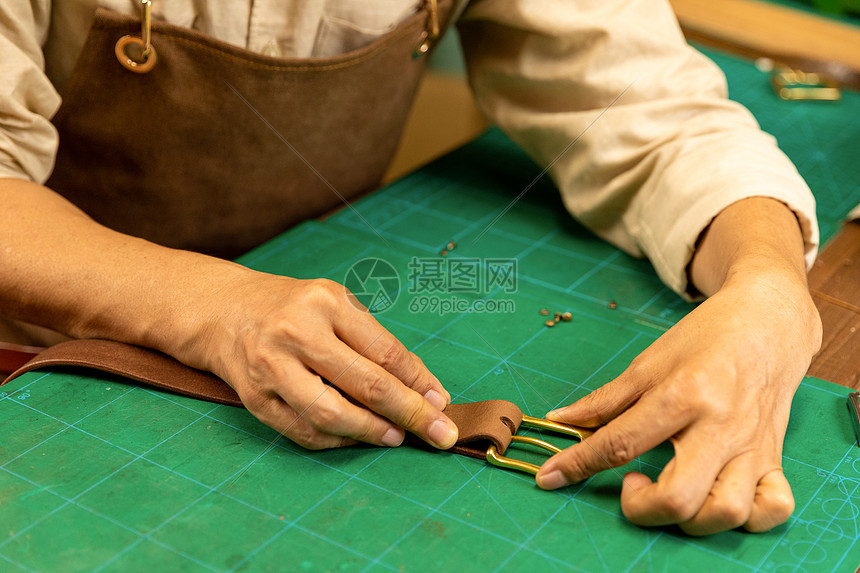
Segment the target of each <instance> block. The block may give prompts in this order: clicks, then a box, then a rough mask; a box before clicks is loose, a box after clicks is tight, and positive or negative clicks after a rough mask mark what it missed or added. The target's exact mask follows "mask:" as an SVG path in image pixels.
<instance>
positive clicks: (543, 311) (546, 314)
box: [540, 308, 549, 316]
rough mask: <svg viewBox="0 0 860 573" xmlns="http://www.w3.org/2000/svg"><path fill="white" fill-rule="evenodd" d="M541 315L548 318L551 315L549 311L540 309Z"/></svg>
mask: <svg viewBox="0 0 860 573" xmlns="http://www.w3.org/2000/svg"><path fill="white" fill-rule="evenodd" d="M540 313H541V315H542V316H548V315H549V310H547V309H545V308H542V309H540Z"/></svg>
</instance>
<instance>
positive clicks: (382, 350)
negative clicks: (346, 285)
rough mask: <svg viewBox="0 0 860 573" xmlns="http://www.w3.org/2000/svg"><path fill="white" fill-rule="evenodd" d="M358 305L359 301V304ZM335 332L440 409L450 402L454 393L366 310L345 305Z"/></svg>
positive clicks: (335, 325) (336, 323)
mask: <svg viewBox="0 0 860 573" xmlns="http://www.w3.org/2000/svg"><path fill="white" fill-rule="evenodd" d="M357 304H358V303H357ZM333 327H334V332H335V334H336V335H337V337H338V338H340V339H341V340H342V341H343V342H344V343H346V344H347V345H348V346H350V347H352V348H353V349H354V350H356V351H358V352H362V354H363V355H364V356H365V357H366V358H367V359H369V360H371V361H373V362H375V363H376V364H378V365H379V366H381V367H382V368H384V369H385V370H386V371H388V372H390V373H391V374H392V375H393V376H394V377H396V378H397V379H398V380H400V382H402V383H403V384H404V385H406V386H407V387H409V388H412V389H413V390H415V391H416V392H418V393H419V394H421V395H422V396H424V398H425V399H426V400H427V401H428V402H430V403H431V404H433V405H434V406H435V407H436V408H438V409H439V410H444V409H445V406H447V405H448V404H450V403H451V394H449V393H448V391H447V390H445V388H444V387H443V386H442V383H441V382H440V381H439V379H438V378H436V377H435V376H434V375H433V374H432V373H431V372H430V370H428V369H427V367H426V366H425V365H424V362H422V361H421V359H420V358H419V357H418V356H416V355H415V354H414V353H412V352H410V351H409V350H408V349H407V348H406V347H405V346H404V345H403V343H402V342H400V341H399V340H397V338H396V337H395V336H394V335H393V334H391V333H390V332H389V331H388V330H386V328H385V327H384V326H382V325H381V324H380V323H379V321H378V320H376V318H375V317H374V316H373V315H371V314H370V312H368V311H367V310H364V311H362V310H360V309H359V308H358V307H357V306H353V305H352V304H350V305H346V308H345V310H344V311H343V313H342V315H340V316H338V317H337V320H336V322H335V324H334V325H333Z"/></svg>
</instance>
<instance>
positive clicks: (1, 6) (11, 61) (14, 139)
mask: <svg viewBox="0 0 860 573" xmlns="http://www.w3.org/2000/svg"><path fill="white" fill-rule="evenodd" d="M50 16H51V15H50V2H49V1H48V0H3V2H2V3H0V177H15V178H21V179H29V180H32V181H37V182H39V183H43V182H44V181H45V180H46V179H47V178H48V176H49V175H50V174H51V170H52V169H53V166H54V156H55V154H56V150H57V132H56V130H55V129H54V126H53V125H51V121H50V119H51V117H53V115H54V114H55V113H56V111H57V109H58V108H59V107H60V96H59V95H58V94H57V91H56V90H55V89H54V87H53V86H52V85H51V82H50V81H49V80H48V78H47V77H46V76H45V73H44V68H45V62H44V60H43V57H42V44H43V43H44V41H45V38H46V35H47V33H48V26H49V23H50Z"/></svg>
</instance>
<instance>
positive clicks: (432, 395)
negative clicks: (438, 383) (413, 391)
mask: <svg viewBox="0 0 860 573" xmlns="http://www.w3.org/2000/svg"><path fill="white" fill-rule="evenodd" d="M424 399H425V400H427V401H428V402H430V403H431V404H433V407H434V408H436V409H437V410H444V409H445V406H447V405H448V402H446V401H445V397H444V396H443V395H442V394H440V393H439V392H438V391H437V390H434V389H433V388H431V389H430V390H427V393H426V394H424Z"/></svg>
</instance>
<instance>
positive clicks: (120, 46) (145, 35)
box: [114, 0, 157, 74]
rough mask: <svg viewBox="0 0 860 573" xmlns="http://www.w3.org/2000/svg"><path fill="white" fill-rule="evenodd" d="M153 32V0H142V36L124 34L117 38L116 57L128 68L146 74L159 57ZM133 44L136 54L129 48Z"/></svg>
mask: <svg viewBox="0 0 860 573" xmlns="http://www.w3.org/2000/svg"><path fill="white" fill-rule="evenodd" d="M151 34H152V0H140V38H138V37H137V36H123V37H122V38H120V39H119V40H117V43H116V46H115V47H114V52H115V53H116V59H117V60H119V63H121V64H122V65H123V67H125V68H126V69H127V70H131V71H132V72H136V73H138V74H145V73H147V72H148V71H150V70H151V69H152V68H154V67H155V61H156V59H157V56H156V53H155V48H154V47H153V45H152V41H151ZM129 45H131V46H133V50H134V52H135V53H134V54H133V55H129V53H128V50H127V48H128V47H129Z"/></svg>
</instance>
